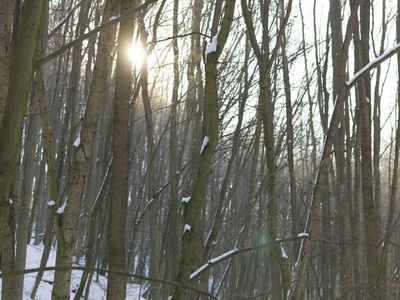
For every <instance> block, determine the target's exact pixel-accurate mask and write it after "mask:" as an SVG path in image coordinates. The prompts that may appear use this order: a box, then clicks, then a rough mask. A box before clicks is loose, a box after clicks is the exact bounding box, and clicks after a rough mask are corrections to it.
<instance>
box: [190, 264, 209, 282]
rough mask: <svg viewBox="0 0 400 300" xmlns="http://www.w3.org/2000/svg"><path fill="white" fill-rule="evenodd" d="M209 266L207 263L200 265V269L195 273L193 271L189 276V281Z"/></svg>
mask: <svg viewBox="0 0 400 300" xmlns="http://www.w3.org/2000/svg"><path fill="white" fill-rule="evenodd" d="M209 265H210V264H209V263H206V264H204V265H202V266H201V267H200V268H198V269H197V270H196V271H194V272H193V273H192V274H190V279H193V278H194V277H196V276H197V275H198V274H199V273H200V272H202V271H203V270H204V269H205V268H207V267H208V266H209Z"/></svg>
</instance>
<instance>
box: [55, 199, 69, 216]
mask: <svg viewBox="0 0 400 300" xmlns="http://www.w3.org/2000/svg"><path fill="white" fill-rule="evenodd" d="M66 206H67V201H65V202H64V204H63V205H61V207H59V208H57V213H58V214H59V215H62V214H63V213H64V210H65V207H66Z"/></svg>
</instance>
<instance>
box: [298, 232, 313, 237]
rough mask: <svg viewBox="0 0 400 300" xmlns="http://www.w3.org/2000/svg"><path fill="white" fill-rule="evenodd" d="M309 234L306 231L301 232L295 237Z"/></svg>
mask: <svg viewBox="0 0 400 300" xmlns="http://www.w3.org/2000/svg"><path fill="white" fill-rule="evenodd" d="M309 236H310V235H309V234H308V233H307V232H302V233H299V234H298V235H297V237H309Z"/></svg>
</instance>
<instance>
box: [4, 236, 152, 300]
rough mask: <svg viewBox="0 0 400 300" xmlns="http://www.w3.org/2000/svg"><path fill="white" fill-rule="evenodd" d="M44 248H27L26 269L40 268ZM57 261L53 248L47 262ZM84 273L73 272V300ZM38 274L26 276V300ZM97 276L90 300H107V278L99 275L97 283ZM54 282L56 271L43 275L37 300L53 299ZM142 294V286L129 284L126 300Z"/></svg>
mask: <svg viewBox="0 0 400 300" xmlns="http://www.w3.org/2000/svg"><path fill="white" fill-rule="evenodd" d="M43 249H44V246H43V244H39V245H37V246H34V245H28V248H27V254H26V255H27V258H26V269H33V268H38V267H39V265H40V259H41V258H42V253H43ZM55 261H56V249H55V248H52V249H51V252H50V257H49V260H48V262H47V266H48V267H51V266H54V265H55ZM80 266H84V259H81V265H80ZM82 273H83V271H80V270H73V271H72V277H71V299H73V298H74V296H75V293H74V292H73V291H75V290H76V289H78V286H79V283H80V280H81V276H82ZM36 275H37V273H29V274H26V275H25V282H24V296H23V299H24V300H29V299H31V298H30V294H31V292H32V289H33V287H34V285H35V279H36ZM96 276H97V274H96V273H95V274H94V276H93V281H92V284H91V285H90V293H89V297H88V299H89V300H100V299H106V298H107V278H105V277H103V276H101V275H99V277H98V279H99V280H98V282H96ZM53 280H54V271H46V272H45V273H44V274H43V278H42V281H41V283H40V285H39V289H38V291H37V294H36V297H35V299H37V300H44V299H51V290H52V288H53V285H52V284H51V283H52V282H53ZM0 291H1V280H0ZM140 293H141V286H140V285H137V284H128V285H127V293H126V299H135V300H136V299H138V300H139V299H143V300H144V298H141V297H139V294H140ZM0 299H1V293H0Z"/></svg>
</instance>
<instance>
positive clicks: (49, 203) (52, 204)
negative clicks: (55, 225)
mask: <svg viewBox="0 0 400 300" xmlns="http://www.w3.org/2000/svg"><path fill="white" fill-rule="evenodd" d="M47 205H48V206H54V205H56V202H54V201H53V200H50V201H49V202H48V203H47Z"/></svg>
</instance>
